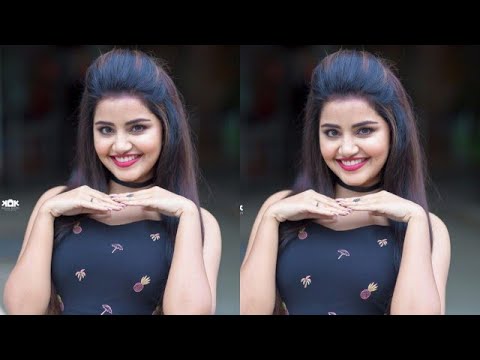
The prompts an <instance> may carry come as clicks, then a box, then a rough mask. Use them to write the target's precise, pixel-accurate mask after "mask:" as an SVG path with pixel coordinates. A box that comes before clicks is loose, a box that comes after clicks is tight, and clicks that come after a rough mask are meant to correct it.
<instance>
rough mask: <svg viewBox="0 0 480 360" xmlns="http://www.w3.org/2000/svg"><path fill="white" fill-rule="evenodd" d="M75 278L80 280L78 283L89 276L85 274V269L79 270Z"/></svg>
mask: <svg viewBox="0 0 480 360" xmlns="http://www.w3.org/2000/svg"><path fill="white" fill-rule="evenodd" d="M75 276H76V277H77V278H78V281H82V279H83V278H84V277H85V276H87V274H86V273H85V269H82V270H79V271H77V272H76V273H75Z"/></svg>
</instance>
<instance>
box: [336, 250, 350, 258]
mask: <svg viewBox="0 0 480 360" xmlns="http://www.w3.org/2000/svg"><path fill="white" fill-rule="evenodd" d="M337 252H338V253H339V254H340V256H339V257H338V260H340V258H341V257H342V256H350V253H349V252H348V251H347V250H345V249H340V250H337Z"/></svg>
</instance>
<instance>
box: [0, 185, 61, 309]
mask: <svg viewBox="0 0 480 360" xmlns="http://www.w3.org/2000/svg"><path fill="white" fill-rule="evenodd" d="M64 188H65V187H64V186H57V187H55V188H52V189H50V190H48V191H46V192H45V193H44V194H43V195H42V196H41V197H40V199H39V200H38V201H37V204H36V205H35V207H34V209H33V212H32V215H31V216H30V219H29V221H28V225H27V229H26V231H25V236H24V239H23V244H22V249H21V251H20V255H19V257H18V260H17V263H16V264H15V266H14V268H13V270H12V272H11V273H10V275H9V277H8V280H7V282H6V284H5V290H4V294H3V302H4V304H5V307H6V310H7V312H8V313H9V314H43V313H45V311H46V309H47V307H48V303H49V301H50V286H51V279H50V268H51V259H52V247H53V222H54V217H53V216H52V215H51V214H50V213H49V211H48V209H45V207H43V204H44V202H45V201H46V200H48V199H49V198H51V197H53V196H55V195H57V194H59V193H60V192H62V191H63V190H64Z"/></svg>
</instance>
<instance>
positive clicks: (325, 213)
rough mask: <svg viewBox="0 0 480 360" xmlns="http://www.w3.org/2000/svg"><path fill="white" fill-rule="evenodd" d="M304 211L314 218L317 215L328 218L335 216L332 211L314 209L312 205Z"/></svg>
mask: <svg viewBox="0 0 480 360" xmlns="http://www.w3.org/2000/svg"><path fill="white" fill-rule="evenodd" d="M306 210H307V211H308V212H309V213H312V214H314V215H316V216H318V215H322V216H329V217H332V216H337V213H336V211H334V210H329V209H326V208H321V207H316V206H314V205H309V206H307V209H306Z"/></svg>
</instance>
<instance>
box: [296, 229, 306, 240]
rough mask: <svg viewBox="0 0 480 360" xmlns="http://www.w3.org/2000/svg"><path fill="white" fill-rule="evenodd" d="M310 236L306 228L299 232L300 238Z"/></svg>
mask: <svg viewBox="0 0 480 360" xmlns="http://www.w3.org/2000/svg"><path fill="white" fill-rule="evenodd" d="M307 237H308V233H307V232H306V231H305V228H301V229H300V231H299V232H298V238H299V239H300V240H305V239H306V238H307Z"/></svg>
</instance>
